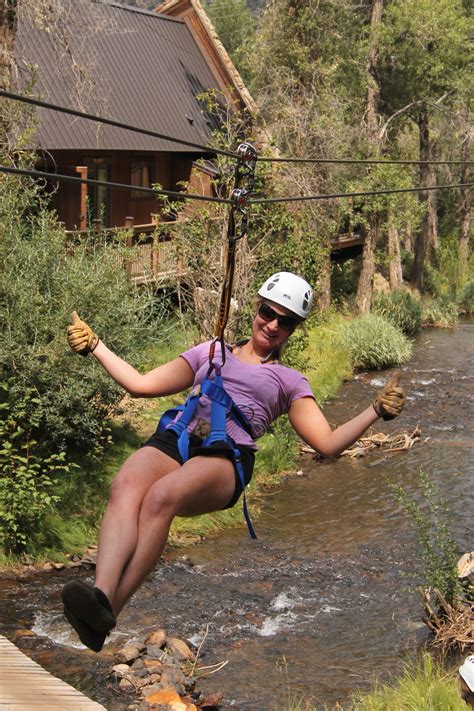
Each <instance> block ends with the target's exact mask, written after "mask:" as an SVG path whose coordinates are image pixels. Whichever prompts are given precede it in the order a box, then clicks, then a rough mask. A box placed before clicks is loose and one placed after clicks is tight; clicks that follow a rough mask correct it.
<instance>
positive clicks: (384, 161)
mask: <svg viewBox="0 0 474 711" xmlns="http://www.w3.org/2000/svg"><path fill="white" fill-rule="evenodd" d="M258 160H259V162H260V163H262V162H264V161H265V162H267V163H317V164H318V163H335V164H339V163H341V164H343V165H345V164H350V165H352V164H354V165H466V164H467V165H471V164H472V163H474V161H472V160H398V159H393V160H392V159H391V158H386V159H385V158H384V159H381V158H361V159H357V158H261V157H259V159H258Z"/></svg>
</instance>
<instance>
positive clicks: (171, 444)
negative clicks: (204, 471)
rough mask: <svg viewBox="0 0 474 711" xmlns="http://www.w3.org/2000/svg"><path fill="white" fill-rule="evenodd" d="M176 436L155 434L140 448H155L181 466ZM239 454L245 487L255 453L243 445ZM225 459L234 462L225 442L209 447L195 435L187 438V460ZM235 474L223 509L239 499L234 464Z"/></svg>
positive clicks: (237, 475) (173, 433) (169, 433)
mask: <svg viewBox="0 0 474 711" xmlns="http://www.w3.org/2000/svg"><path fill="white" fill-rule="evenodd" d="M177 440H178V435H177V434H176V432H173V431H172V430H167V431H165V432H159V431H158V430H156V432H155V433H154V434H153V435H152V436H151V437H150V439H148V440H147V441H146V442H144V443H143V444H142V447H155V449H159V450H160V452H163V453H164V454H167V455H168V457H171V459H174V460H175V461H176V462H178V463H179V464H183V458H182V457H181V455H180V453H179V450H178V442H177ZM237 448H238V450H239V452H240V459H241V462H242V469H243V470H244V478H245V485H246V486H247V484H249V483H250V481H251V479H252V474H253V465H254V462H255V451H254V450H253V449H251V448H250V447H246V446H245V445H243V444H240V445H237ZM198 456H204V457H225V458H226V459H229V460H230V461H231V462H234V452H233V450H232V449H231V448H230V447H229V446H228V445H227V444H226V443H225V442H214V444H212V445H211V446H210V447H203V446H202V439H201V438H200V437H197V436H196V435H193V434H191V435H190V437H189V458H190V459H191V458H192V457H198ZM234 473H235V489H234V494H233V496H232V498H231V500H230V501H229V503H228V504H227V506H223V509H231V508H232V507H233V506H235V504H236V503H237V501H238V500H239V498H240V495H241V494H242V483H241V481H240V477H239V474H238V472H237V468H236V466H235V464H234Z"/></svg>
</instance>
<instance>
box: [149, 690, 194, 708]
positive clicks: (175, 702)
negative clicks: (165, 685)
mask: <svg viewBox="0 0 474 711" xmlns="http://www.w3.org/2000/svg"><path fill="white" fill-rule="evenodd" d="M145 700H146V701H147V703H148V704H149V705H150V706H151V705H152V704H157V705H160V704H161V705H162V706H168V707H169V709H170V711H190V710H189V709H188V708H187V707H188V704H187V703H186V702H185V701H184V702H183V701H182V700H181V698H180V696H179V694H178V693H177V692H176V691H174V690H173V689H160V691H157V692H156V693H154V694H149V695H148V696H147V697H146V698H145Z"/></svg>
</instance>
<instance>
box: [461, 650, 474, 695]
mask: <svg viewBox="0 0 474 711" xmlns="http://www.w3.org/2000/svg"><path fill="white" fill-rule="evenodd" d="M459 675H460V676H461V677H462V679H463V680H464V681H465V682H466V684H467V685H468V687H469V688H470V690H471V691H474V655H473V654H471V656H470V657H466V659H465V660H464V664H462V665H461V666H460V667H459Z"/></svg>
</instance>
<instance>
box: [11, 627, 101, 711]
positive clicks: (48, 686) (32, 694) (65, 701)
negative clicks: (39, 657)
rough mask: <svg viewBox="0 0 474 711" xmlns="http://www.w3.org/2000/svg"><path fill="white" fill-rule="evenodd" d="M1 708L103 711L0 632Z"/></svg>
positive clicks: (99, 705)
mask: <svg viewBox="0 0 474 711" xmlns="http://www.w3.org/2000/svg"><path fill="white" fill-rule="evenodd" d="M0 709H1V711H54V709H61V711H106V709H105V707H104V706H101V704H98V703H97V702H95V701H91V699H88V698H87V696H84V694H81V692H80V691H77V689H74V688H73V687H72V686H69V684H66V682H64V681H61V680H60V679H56V678H55V677H54V676H52V675H51V674H50V673H49V672H47V671H46V670H45V669H43V668H42V667H40V665H39V664H37V663H36V662H34V661H33V660H32V659H30V658H29V657H27V656H26V655H25V654H23V652H20V650H19V649H18V648H17V647H15V645H14V644H12V643H11V642H9V641H8V640H7V639H5V637H2V636H1V635H0Z"/></svg>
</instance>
